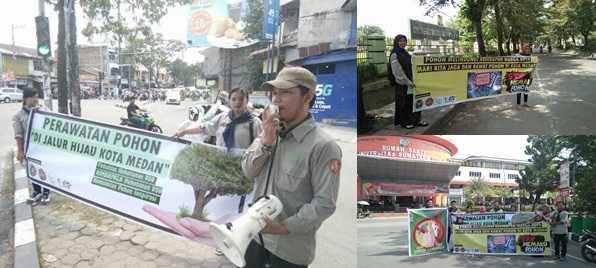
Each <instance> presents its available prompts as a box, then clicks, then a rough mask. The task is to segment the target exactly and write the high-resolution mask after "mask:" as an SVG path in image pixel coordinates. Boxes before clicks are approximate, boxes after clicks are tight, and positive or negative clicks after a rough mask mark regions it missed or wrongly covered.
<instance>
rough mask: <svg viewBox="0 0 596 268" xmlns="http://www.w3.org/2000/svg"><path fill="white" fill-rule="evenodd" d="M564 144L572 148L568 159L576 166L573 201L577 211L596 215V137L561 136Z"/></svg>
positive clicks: (569, 148) (567, 147)
mask: <svg viewBox="0 0 596 268" xmlns="http://www.w3.org/2000/svg"><path fill="white" fill-rule="evenodd" d="M560 139H561V141H562V145H563V147H564V148H566V149H568V150H570V152H569V157H568V160H569V161H570V163H571V166H574V167H576V168H575V172H573V171H572V172H570V173H571V177H574V176H573V175H575V185H572V186H573V189H574V193H575V195H574V196H573V201H574V202H573V203H574V204H575V210H576V211H577V212H584V213H587V214H589V215H594V216H596V198H595V197H596V137H595V136H579V135H578V136H561V137H560Z"/></svg>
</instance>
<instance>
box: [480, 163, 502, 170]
mask: <svg viewBox="0 0 596 268" xmlns="http://www.w3.org/2000/svg"><path fill="white" fill-rule="evenodd" d="M484 167H485V168H492V169H501V162H494V161H486V162H484Z"/></svg>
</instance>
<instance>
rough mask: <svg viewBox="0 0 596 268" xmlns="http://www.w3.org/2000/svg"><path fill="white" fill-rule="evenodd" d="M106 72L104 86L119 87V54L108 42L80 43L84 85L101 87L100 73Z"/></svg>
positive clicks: (80, 61) (82, 82)
mask: <svg viewBox="0 0 596 268" xmlns="http://www.w3.org/2000/svg"><path fill="white" fill-rule="evenodd" d="M100 72H103V73H104V79H103V80H102V81H101V82H102V88H106V89H108V88H114V87H118V78H119V74H120V73H119V67H118V54H117V52H116V50H115V49H112V48H110V47H109V46H108V45H107V44H96V45H79V74H80V78H79V80H80V81H81V84H82V85H85V86H90V87H97V88H98V87H99V73H100Z"/></svg>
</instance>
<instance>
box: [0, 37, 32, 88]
mask: <svg viewBox="0 0 596 268" xmlns="http://www.w3.org/2000/svg"><path fill="white" fill-rule="evenodd" d="M42 62H43V61H42V58H40V57H38V56H37V50H36V49H35V48H27V47H21V46H12V45H8V44H0V86H6V87H17V88H20V89H24V88H36V89H38V90H40V94H41V88H42V83H43V71H42V70H43V69H42V68H43V66H42Z"/></svg>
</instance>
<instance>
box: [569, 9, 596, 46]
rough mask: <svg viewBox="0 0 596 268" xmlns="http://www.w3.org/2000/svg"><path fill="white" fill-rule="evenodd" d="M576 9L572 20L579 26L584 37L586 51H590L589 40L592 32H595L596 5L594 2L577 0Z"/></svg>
mask: <svg viewBox="0 0 596 268" xmlns="http://www.w3.org/2000/svg"><path fill="white" fill-rule="evenodd" d="M574 2H576V3H575V4H576V5H575V9H574V11H575V12H573V17H572V20H573V22H574V24H575V25H577V29H578V31H579V32H580V33H581V34H582V36H583V37H584V50H586V51H587V50H588V44H589V43H588V41H589V40H588V39H589V36H590V33H591V32H592V30H594V28H595V26H594V22H596V3H594V2H593V0H576V1H574Z"/></svg>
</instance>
